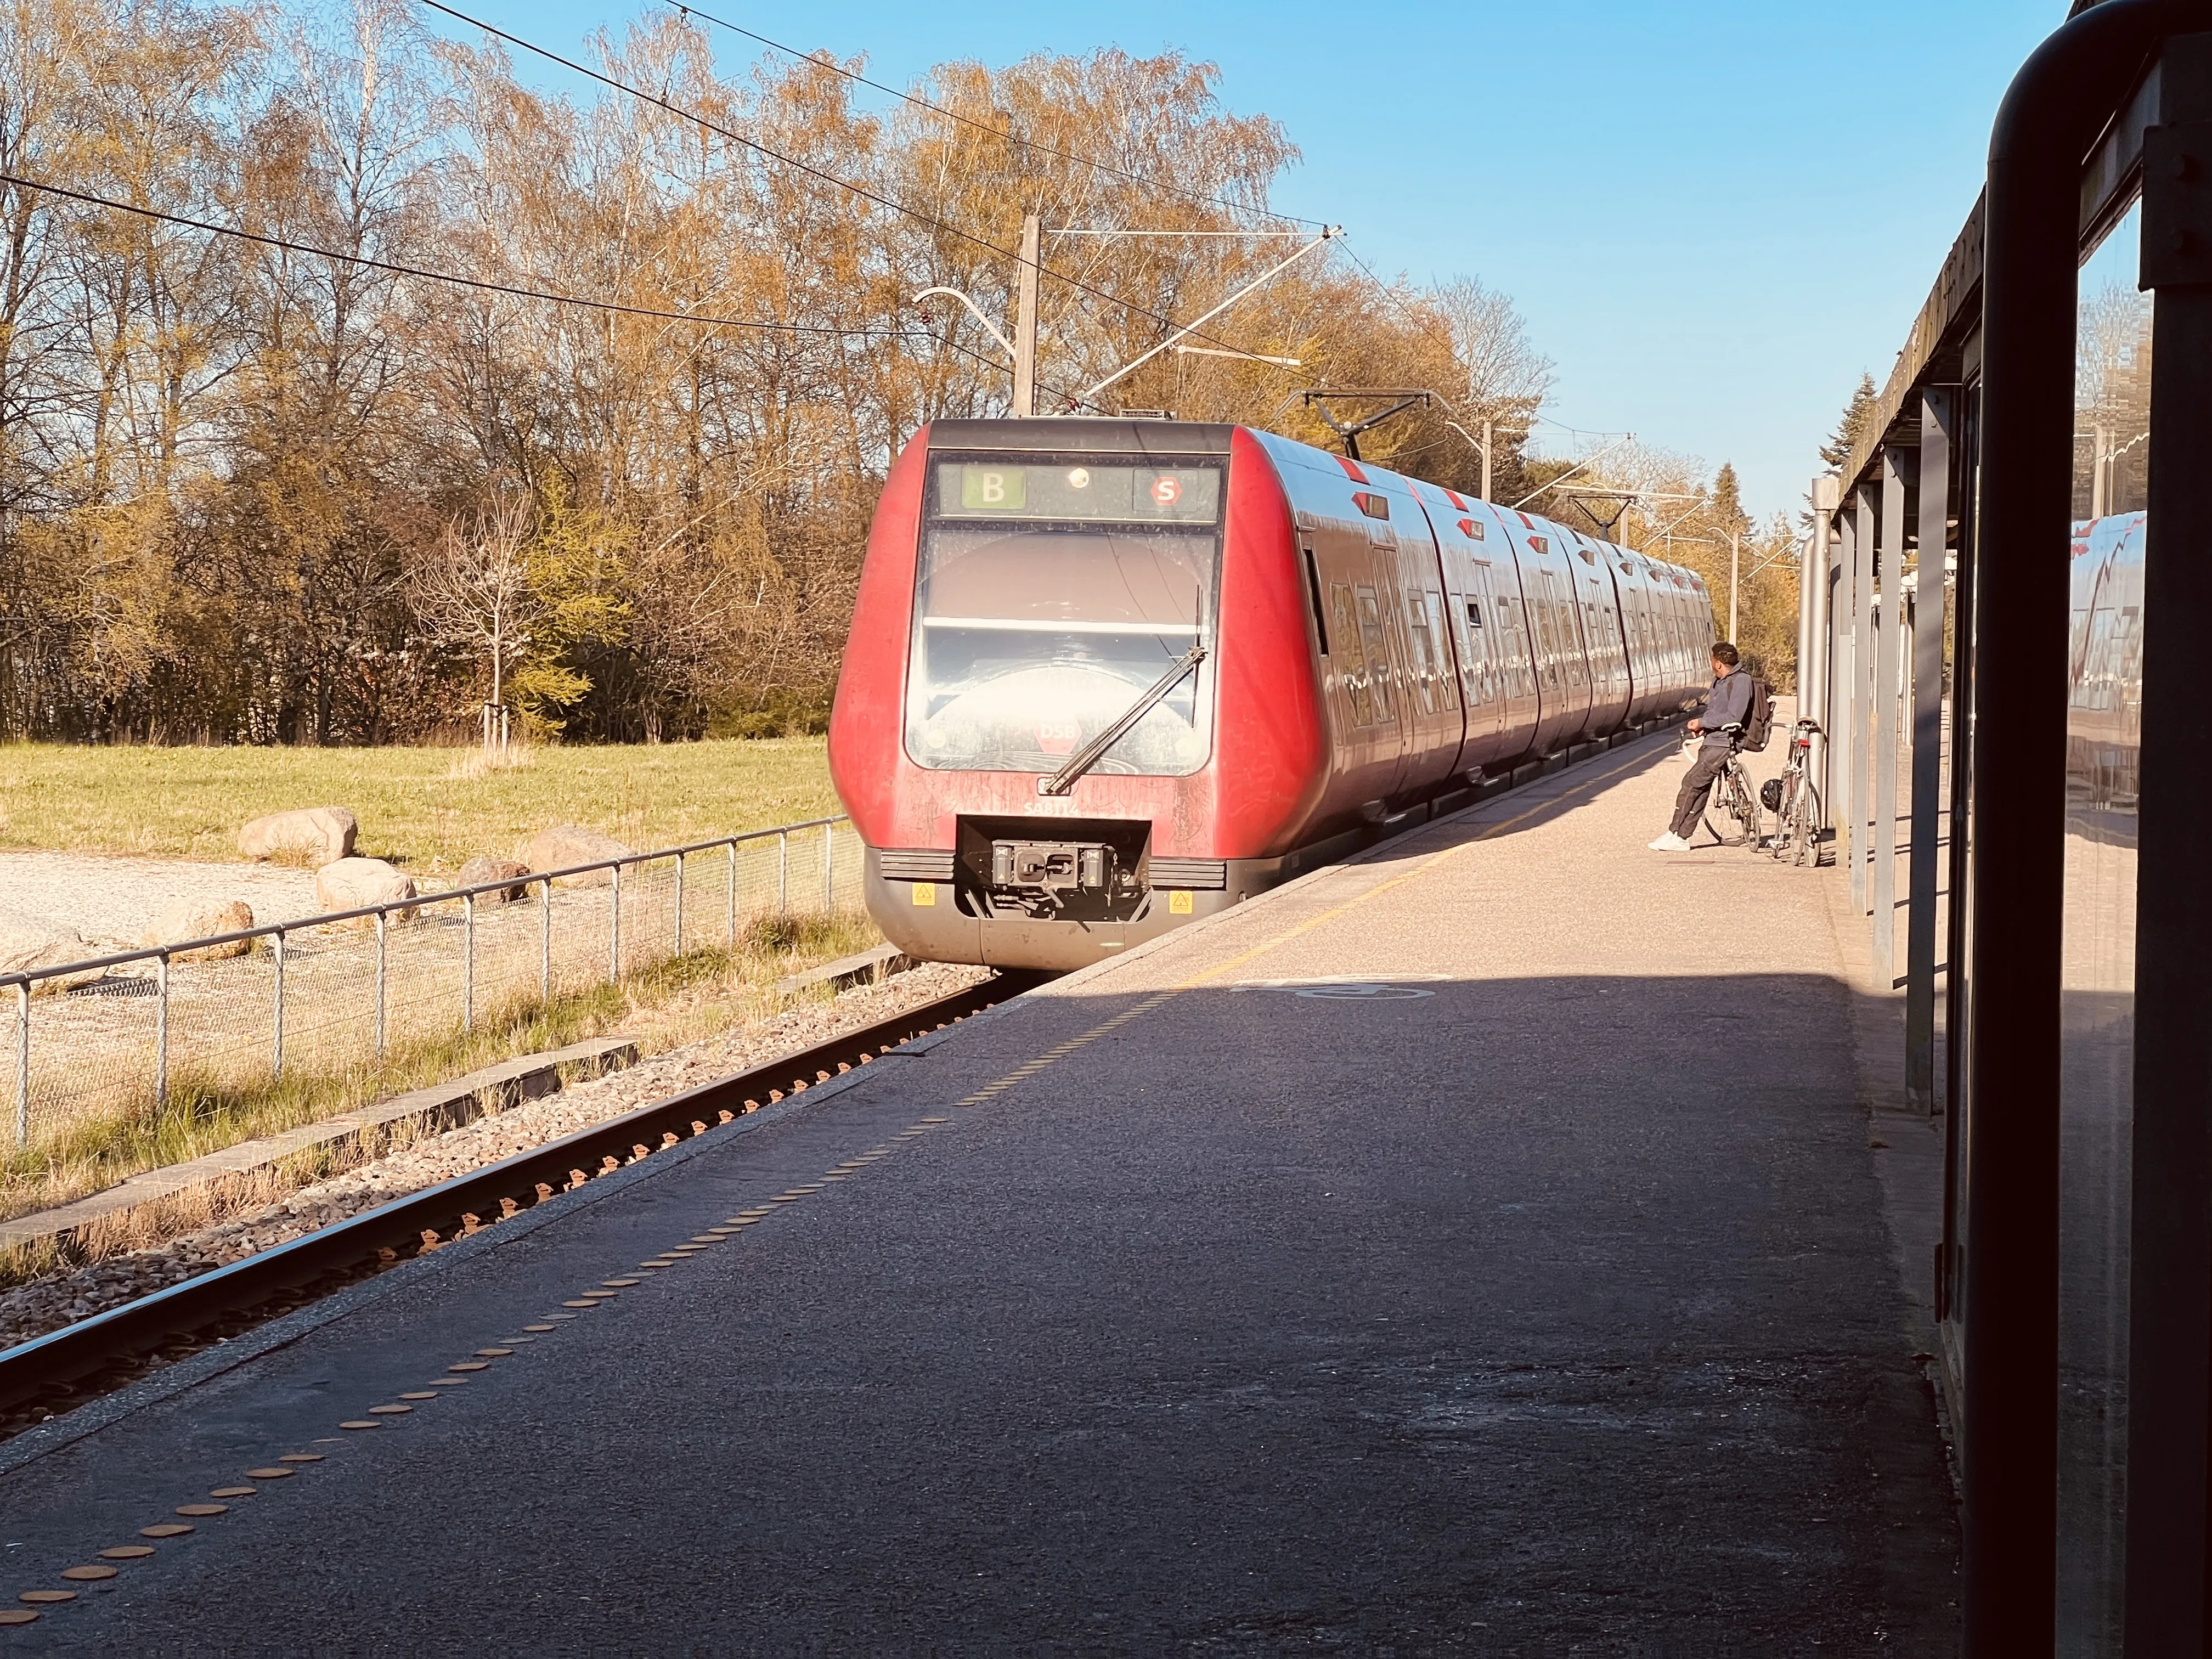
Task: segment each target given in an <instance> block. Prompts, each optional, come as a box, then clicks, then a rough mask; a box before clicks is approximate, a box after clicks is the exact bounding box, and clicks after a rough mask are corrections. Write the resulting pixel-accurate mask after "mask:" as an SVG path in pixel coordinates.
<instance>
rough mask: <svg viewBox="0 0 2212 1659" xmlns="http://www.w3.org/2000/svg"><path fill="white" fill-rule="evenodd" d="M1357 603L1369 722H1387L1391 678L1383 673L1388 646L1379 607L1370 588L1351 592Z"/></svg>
mask: <svg viewBox="0 0 2212 1659" xmlns="http://www.w3.org/2000/svg"><path fill="white" fill-rule="evenodd" d="M1352 592H1353V594H1354V596H1355V598H1356V599H1357V600H1358V616H1359V645H1360V653H1361V654H1362V655H1363V656H1364V657H1365V658H1366V659H1367V673H1366V681H1367V693H1368V700H1369V704H1370V708H1372V710H1373V713H1372V714H1370V717H1369V718H1370V720H1376V721H1379V720H1389V719H1391V718H1392V717H1393V710H1392V708H1391V705H1390V679H1389V675H1388V674H1387V673H1385V672H1384V669H1385V667H1386V665H1388V664H1389V660H1390V643H1389V639H1388V638H1387V637H1386V636H1385V635H1384V634H1383V604H1382V601H1381V600H1380V599H1377V598H1376V594H1375V590H1374V589H1373V588H1371V587H1359V588H1355V589H1353V590H1352Z"/></svg>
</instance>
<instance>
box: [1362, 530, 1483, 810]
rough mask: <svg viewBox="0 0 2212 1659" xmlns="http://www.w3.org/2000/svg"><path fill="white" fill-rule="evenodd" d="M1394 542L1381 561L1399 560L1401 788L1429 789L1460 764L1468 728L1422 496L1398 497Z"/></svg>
mask: <svg viewBox="0 0 2212 1659" xmlns="http://www.w3.org/2000/svg"><path fill="white" fill-rule="evenodd" d="M1385 499H1386V500H1387V501H1388V502H1389V506H1390V507H1391V508H1392V509H1393V510H1392V516H1391V519H1390V520H1389V525H1390V530H1389V537H1390V546H1389V549H1387V550H1385V549H1383V548H1382V547H1380V546H1379V545H1378V548H1377V558H1378V562H1379V561H1381V560H1383V559H1386V558H1392V556H1395V558H1394V559H1393V568H1394V574H1395V582H1394V584H1393V586H1392V589H1391V592H1390V600H1391V607H1390V608H1391V611H1392V613H1393V615H1394V617H1395V618H1396V620H1397V623H1398V629H1399V641H1400V653H1401V660H1402V661H1403V662H1404V664H1405V674H1406V682H1405V696H1404V697H1403V699H1402V701H1403V702H1404V705H1405V714H1406V727H1407V750H1406V764H1405V767H1404V769H1403V770H1402V771H1401V774H1400V776H1399V780H1398V793H1403V794H1412V793H1419V792H1423V791H1425V790H1427V789H1430V788H1431V787H1434V786H1435V785H1437V784H1438V783H1440V782H1442V781H1443V780H1444V779H1445V778H1446V777H1449V775H1451V771H1452V769H1453V768H1454V767H1455V766H1456V765H1457V764H1458V763H1459V751H1460V745H1461V743H1462V740H1463V739H1464V738H1465V737H1466V734H1467V726H1466V720H1465V717H1464V714H1463V711H1462V706H1461V698H1460V694H1459V684H1458V679H1459V676H1458V672H1457V669H1456V665H1455V663H1454V661H1453V658H1452V641H1451V635H1450V633H1449V629H1448V626H1447V623H1446V622H1445V618H1444V596H1443V564H1442V560H1441V556H1440V554H1439V551H1438V549H1437V541H1436V536H1435V533H1434V532H1433V531H1431V528H1430V526H1429V521H1428V519H1427V517H1426V516H1425V513H1424V512H1423V510H1422V507H1421V506H1420V503H1419V501H1418V499H1416V498H1413V497H1412V496H1411V495H1395V494H1394V495H1390V496H1389V497H1386V498H1385Z"/></svg>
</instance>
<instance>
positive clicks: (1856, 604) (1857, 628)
mask: <svg viewBox="0 0 2212 1659" xmlns="http://www.w3.org/2000/svg"><path fill="white" fill-rule="evenodd" d="M1856 501H1857V512H1856V513H1854V514H1853V519H1854V522H1853V524H1852V526H1851V604H1852V611H1851V683H1850V698H1851V753H1850V769H1851V778H1850V787H1849V790H1848V792H1847V793H1848V797H1849V802H1850V823H1851V836H1850V858H1851V902H1852V903H1853V904H1855V905H1857V907H1858V911H1859V914H1860V915H1865V914H1866V913H1867V908H1868V899H1867V848H1868V847H1869V844H1870V839H1871V838H1870V837H1869V835H1868V831H1869V829H1871V828H1872V826H1873V821H1874V802H1873V800H1872V799H1870V798H1869V796H1868V793H1867V749H1868V739H1869V732H1868V727H1869V726H1870V725H1871V724H1872V722H1873V720H1874V709H1873V708H1872V701H1873V700H1872V697H1871V696H1870V695H1869V694H1870V693H1871V692H1872V690H1873V688H1874V657H1875V639H1874V577H1875V538H1874V535H1875V492H1874V491H1873V490H1872V489H1868V488H1867V487H1866V486H1865V485H1863V484H1862V485H1861V486H1860V487H1859V489H1858V490H1857V495H1856Z"/></svg>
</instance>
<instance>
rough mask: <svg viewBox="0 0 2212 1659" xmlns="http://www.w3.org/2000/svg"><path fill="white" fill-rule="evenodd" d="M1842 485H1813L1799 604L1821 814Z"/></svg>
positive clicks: (1806, 715) (1804, 694)
mask: <svg viewBox="0 0 2212 1659" xmlns="http://www.w3.org/2000/svg"><path fill="white" fill-rule="evenodd" d="M1841 489H1842V481H1841V480H1839V479H1838V478H1837V477H1835V475H1834V474H1832V473H1826V472H1824V473H1822V474H1821V475H1820V477H1817V478H1815V479H1814V480H1813V495H1812V500H1813V539H1812V544H1811V545H1810V546H1808V548H1807V549H1806V550H1805V564H1804V570H1803V573H1802V574H1803V576H1804V581H1803V583H1802V590H1801V593H1800V598H1799V603H1800V604H1801V605H1802V606H1803V607H1804V615H1803V617H1802V619H1801V627H1800V630H1799V631H1800V632H1801V633H1802V635H1803V636H1804V645H1803V647H1802V652H1801V653H1800V655H1799V657H1798V670H1797V714H1798V717H1799V718H1800V719H1802V720H1817V721H1819V722H1820V731H1819V732H1817V733H1816V734H1815V735H1814V738H1813V752H1812V756H1811V757H1810V759H1809V761H1808V766H1807V770H1808V773H1809V774H1810V775H1811V776H1812V778H1813V781H1814V784H1815V786H1816V787H1818V788H1819V789H1820V799H1821V802H1822V804H1823V810H1824V811H1826V810H1827V808H1826V803H1827V800H1828V737H1827V734H1828V731H1829V728H1830V726H1831V725H1832V720H1833V716H1832V714H1831V712H1830V710H1829V708H1828V686H1829V684H1830V682H1831V681H1832V678H1834V671H1835V660H1834V659H1835V638H1834V624H1833V623H1832V620H1831V617H1830V608H1829V601H1830V596H1831V594H1832V592H1833V591H1834V584H1835V576H1834V573H1833V571H1832V568H1831V558H1832V555H1831V553H1830V543H1831V541H1832V538H1833V535H1834V532H1835V513H1836V503H1837V501H1838V500H1839V499H1840V494H1841Z"/></svg>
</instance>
